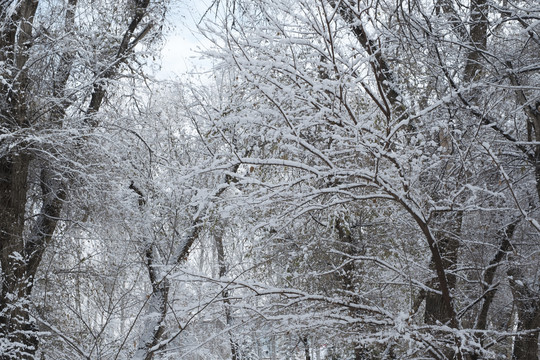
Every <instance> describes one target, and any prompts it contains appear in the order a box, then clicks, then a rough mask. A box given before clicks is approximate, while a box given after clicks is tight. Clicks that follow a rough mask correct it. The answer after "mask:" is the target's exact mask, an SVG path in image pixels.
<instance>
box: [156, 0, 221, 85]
mask: <svg viewBox="0 0 540 360" xmlns="http://www.w3.org/2000/svg"><path fill="white" fill-rule="evenodd" d="M178 2H179V1H175V4H174V5H172V8H171V11H170V12H169V19H168V20H169V23H170V24H171V26H170V27H169V29H168V30H167V32H166V44H165V46H164V48H163V51H162V70H161V72H160V73H159V74H158V77H159V78H161V79H167V78H174V77H176V76H177V75H182V74H184V73H186V72H197V71H202V70H203V69H204V68H205V64H204V63H203V62H201V61H200V60H198V58H199V57H200V55H198V54H197V51H198V50H200V49H201V48H202V47H203V46H204V40H203V39H202V36H200V35H198V33H197V29H196V24H197V22H198V21H199V20H200V19H201V16H202V14H204V11H205V10H206V9H207V8H208V6H209V5H208V4H209V3H211V2H210V1H209V0H187V1H186V0H184V1H182V3H181V4H178ZM171 27H172V28H171ZM206 66H208V65H206Z"/></svg>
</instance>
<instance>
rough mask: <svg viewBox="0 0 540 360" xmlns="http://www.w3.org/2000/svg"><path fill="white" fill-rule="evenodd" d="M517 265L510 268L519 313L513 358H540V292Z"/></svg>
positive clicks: (520, 359)
mask: <svg viewBox="0 0 540 360" xmlns="http://www.w3.org/2000/svg"><path fill="white" fill-rule="evenodd" d="M520 278H523V276H522V274H521V270H520V269H519V268H517V267H514V268H511V269H509V270H508V279H509V281H510V288H511V289H512V295H513V297H514V305H515V306H516V309H517V315H518V326H517V330H518V332H523V333H524V334H522V335H519V336H516V337H515V339H514V347H513V352H512V359H513V360H538V328H540V293H539V292H538V291H534V290H533V289H531V288H530V287H529V285H527V284H526V283H525V282H524V281H521V280H520Z"/></svg>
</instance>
